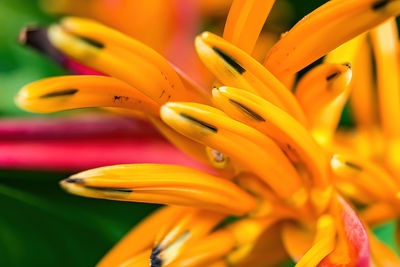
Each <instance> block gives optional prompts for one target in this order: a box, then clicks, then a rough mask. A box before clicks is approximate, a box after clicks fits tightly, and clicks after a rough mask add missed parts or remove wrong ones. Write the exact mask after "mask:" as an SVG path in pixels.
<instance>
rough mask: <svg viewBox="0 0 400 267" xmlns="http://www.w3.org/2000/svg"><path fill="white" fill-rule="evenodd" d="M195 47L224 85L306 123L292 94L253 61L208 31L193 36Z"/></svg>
mask: <svg viewBox="0 0 400 267" xmlns="http://www.w3.org/2000/svg"><path fill="white" fill-rule="evenodd" d="M195 44H196V49H197V53H198V54H199V56H200V58H201V60H202V61H203V63H204V64H205V65H206V66H207V67H208V69H209V70H210V71H211V72H213V73H214V75H215V76H216V77H217V78H218V79H219V80H220V81H221V82H222V83H223V84H224V85H227V86H233V87H237V88H241V89H244V90H247V91H250V92H252V93H255V94H257V95H260V96H261V97H263V98H265V99H266V100H268V101H269V102H271V103H272V104H274V105H276V106H278V107H280V108H281V109H283V110H285V111H287V112H288V113H289V114H290V115H292V116H293V117H294V118H296V119H297V120H298V121H299V122H300V123H302V124H304V125H305V124H307V122H306V118H305V115H304V111H303V110H302V109H301V107H300V105H299V104H298V102H297V101H296V99H295V97H294V95H293V94H292V93H291V92H290V91H289V90H288V89H287V88H286V87H285V86H284V85H283V84H282V83H281V82H280V81H279V80H278V79H277V78H276V77H274V75H272V74H271V73H270V72H269V71H268V70H267V69H265V68H264V67H263V66H262V65H261V64H260V63H258V62H257V61H256V60H255V59H254V58H252V57H251V56H249V55H248V54H246V53H245V52H243V51H242V50H240V49H239V48H237V47H235V46H234V45H232V44H230V43H228V42H227V41H225V40H224V39H222V38H221V37H218V36H216V35H214V34H212V33H209V32H204V33H203V34H201V35H199V36H197V38H196V42H195Z"/></svg>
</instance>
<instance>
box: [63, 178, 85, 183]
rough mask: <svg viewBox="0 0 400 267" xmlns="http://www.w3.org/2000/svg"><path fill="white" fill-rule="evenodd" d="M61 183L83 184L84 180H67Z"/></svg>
mask: <svg viewBox="0 0 400 267" xmlns="http://www.w3.org/2000/svg"><path fill="white" fill-rule="evenodd" d="M61 183H69V184H83V183H84V180H83V179H82V178H67V179H64V180H62V181H61Z"/></svg>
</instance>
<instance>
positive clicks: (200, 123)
mask: <svg viewBox="0 0 400 267" xmlns="http://www.w3.org/2000/svg"><path fill="white" fill-rule="evenodd" d="M179 115H180V116H181V117H183V118H185V119H188V120H191V121H192V122H194V123H197V124H199V125H200V126H202V127H204V128H207V129H208V130H210V131H213V132H215V133H217V132H218V128H217V127H215V126H213V125H211V124H208V123H206V122H204V121H200V120H198V119H196V118H193V117H192V116H189V115H187V114H185V113H180V114H179Z"/></svg>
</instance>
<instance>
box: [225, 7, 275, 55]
mask: <svg viewBox="0 0 400 267" xmlns="http://www.w3.org/2000/svg"><path fill="white" fill-rule="evenodd" d="M274 3H275V0H250V1H249V0H234V1H233V3H232V6H231V9H230V10H229V14H228V18H227V19H226V24H225V29H224V35H223V37H224V39H225V40H227V41H229V42H231V43H232V44H234V45H236V46H237V47H239V48H240V49H242V50H243V51H245V52H247V53H248V54H251V52H252V50H253V48H254V45H255V43H256V41H257V39H258V36H259V34H260V32H261V30H262V28H263V26H264V23H265V20H266V19H267V17H268V15H269V12H270V11H271V8H272V6H273V5H274Z"/></svg>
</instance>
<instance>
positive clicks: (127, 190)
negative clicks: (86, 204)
mask: <svg viewBox="0 0 400 267" xmlns="http://www.w3.org/2000/svg"><path fill="white" fill-rule="evenodd" d="M85 188H87V189H92V190H97V191H104V192H116V193H132V192H133V190H132V189H128V188H112V187H97V186H85Z"/></svg>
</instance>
